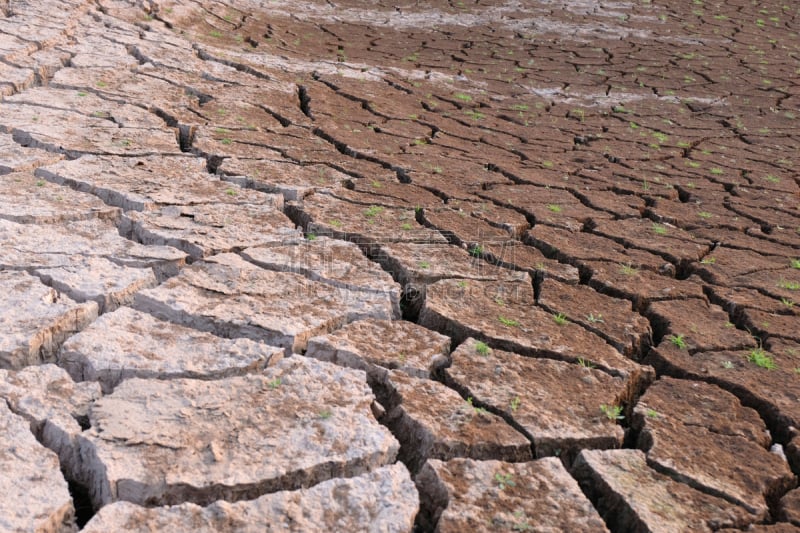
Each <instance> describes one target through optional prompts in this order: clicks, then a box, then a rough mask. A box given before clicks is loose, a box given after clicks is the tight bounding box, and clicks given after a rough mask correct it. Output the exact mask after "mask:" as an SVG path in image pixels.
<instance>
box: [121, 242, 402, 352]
mask: <svg viewBox="0 0 800 533" xmlns="http://www.w3.org/2000/svg"><path fill="white" fill-rule="evenodd" d="M133 307H135V308H136V309H139V310H140V311H144V312H147V313H151V314H153V315H154V316H156V317H157V318H160V319H163V320H169V321H170V322H175V323H178V324H182V325H185V326H189V327H193V328H196V329H199V330H202V331H209V332H211V333H214V334H217V335H220V336H222V337H228V338H236V337H246V338H250V339H253V340H263V341H265V342H267V343H268V344H272V345H274V346H280V347H282V348H284V349H285V350H286V351H287V353H291V352H292V351H294V352H299V351H301V350H304V349H305V348H306V343H307V342H308V339H309V338H311V337H313V336H315V335H320V334H323V333H328V332H329V331H332V330H335V329H337V328H339V327H341V326H343V325H344V324H346V323H348V322H352V321H355V320H359V319H365V318H377V319H384V320H389V319H391V318H392V317H393V315H394V304H393V303H392V299H391V297H390V295H386V294H379V293H375V292H367V291H355V290H350V289H343V288H337V287H331V286H330V285H327V284H324V283H320V282H316V281H311V280H309V279H307V278H305V277H303V276H300V275H298V274H293V273H290V272H274V271H270V270H264V269H262V268H259V267H257V266H255V265H253V264H252V263H248V262H247V261H245V260H243V259H242V258H240V257H239V256H238V255H234V254H221V255H217V256H214V257H212V258H209V261H207V262H198V263H195V264H193V265H192V266H190V267H187V268H184V269H183V270H182V271H181V273H180V274H179V275H177V276H175V277H174V278H170V279H168V280H167V281H165V282H164V283H162V284H161V285H159V286H158V287H156V288H154V289H147V290H143V291H140V292H139V293H137V294H136V297H135V302H134V306H133Z"/></svg>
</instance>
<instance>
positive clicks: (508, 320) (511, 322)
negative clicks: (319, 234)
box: [497, 315, 519, 328]
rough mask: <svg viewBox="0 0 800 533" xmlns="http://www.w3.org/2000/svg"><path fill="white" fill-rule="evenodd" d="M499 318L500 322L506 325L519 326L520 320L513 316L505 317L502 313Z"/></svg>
mask: <svg viewBox="0 0 800 533" xmlns="http://www.w3.org/2000/svg"><path fill="white" fill-rule="evenodd" d="M497 320H499V321H500V323H501V324H503V325H504V326H506V327H510V328H513V327H517V326H519V322H517V321H516V320H514V319H512V318H506V317H504V316H502V315H501V316H498V317H497Z"/></svg>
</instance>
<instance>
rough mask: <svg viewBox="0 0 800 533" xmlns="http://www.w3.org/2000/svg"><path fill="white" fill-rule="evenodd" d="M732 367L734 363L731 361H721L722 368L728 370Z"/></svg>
mask: <svg viewBox="0 0 800 533" xmlns="http://www.w3.org/2000/svg"><path fill="white" fill-rule="evenodd" d="M733 367H734V364H733V362H731V361H728V360H725V361H723V362H722V368H724V369H726V370H730V369H731V368H733Z"/></svg>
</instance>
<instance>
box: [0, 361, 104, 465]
mask: <svg viewBox="0 0 800 533" xmlns="http://www.w3.org/2000/svg"><path fill="white" fill-rule="evenodd" d="M100 396H101V391H100V386H99V385H98V384H97V383H75V382H73V381H72V379H70V377H69V375H67V373H66V372H65V371H64V370H63V369H61V368H58V367H57V366H55V365H51V364H45V365H37V366H31V367H27V368H24V369H22V370H20V371H17V372H14V371H11V372H9V371H6V370H0V398H3V399H4V400H5V401H6V403H7V404H8V406H9V407H10V408H11V410H12V411H13V412H14V413H15V414H18V415H20V416H22V417H24V418H25V419H26V420H27V421H28V422H29V423H30V429H31V431H32V432H33V434H34V436H35V437H36V439H37V440H38V441H39V442H41V443H42V444H44V445H45V446H46V447H47V448H49V449H51V450H53V451H54V452H55V453H56V454H57V455H58V458H59V462H60V465H61V468H62V469H63V470H64V471H65V472H66V473H67V475H68V476H69V477H70V479H77V480H80V479H81V477H82V475H83V472H82V469H81V460H80V456H79V454H78V443H77V436H78V435H79V434H80V433H81V432H82V431H83V426H85V425H88V423H89V416H88V415H89V406H90V405H91V403H92V402H94V401H95V400H96V399H98V398H100Z"/></svg>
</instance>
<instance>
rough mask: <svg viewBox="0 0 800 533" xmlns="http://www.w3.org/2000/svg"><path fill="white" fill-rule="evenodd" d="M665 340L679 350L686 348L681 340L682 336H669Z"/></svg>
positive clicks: (684, 341) (684, 342)
mask: <svg viewBox="0 0 800 533" xmlns="http://www.w3.org/2000/svg"><path fill="white" fill-rule="evenodd" d="M667 339H669V341H670V342H671V343H672V344H674V345H675V346H677V347H678V348H680V349H681V350H683V349H684V348H686V340H685V339H684V338H683V335H670V336H669V337H667Z"/></svg>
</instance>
